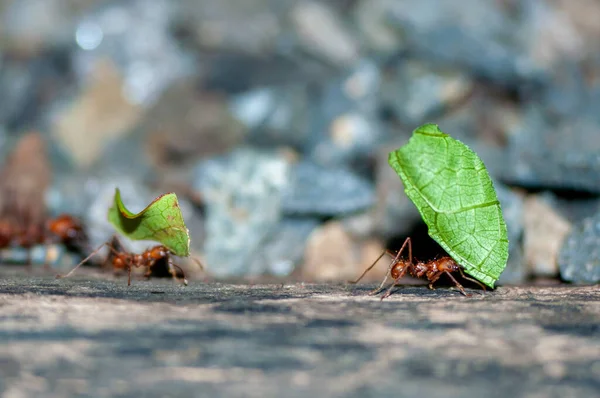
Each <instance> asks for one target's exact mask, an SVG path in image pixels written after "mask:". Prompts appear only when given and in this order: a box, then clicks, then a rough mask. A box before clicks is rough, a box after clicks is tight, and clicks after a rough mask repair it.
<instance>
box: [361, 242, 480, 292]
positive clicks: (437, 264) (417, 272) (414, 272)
mask: <svg viewBox="0 0 600 398" xmlns="http://www.w3.org/2000/svg"><path fill="white" fill-rule="evenodd" d="M407 245H408V261H407V260H404V259H401V258H400V255H401V254H402V252H403V251H404V248H405V247H406V246H407ZM386 253H387V254H389V255H391V256H393V260H392V262H391V264H390V266H389V267H388V271H387V272H386V275H385V278H384V279H383V281H382V282H381V285H379V287H378V288H377V289H375V290H373V291H372V292H370V293H369V295H374V294H377V293H379V292H380V291H381V290H382V289H383V287H384V285H385V282H386V281H387V279H388V278H389V277H391V278H392V279H393V280H394V282H393V283H392V284H391V285H390V287H389V288H388V289H387V291H386V292H385V294H384V295H383V296H381V299H382V300H383V299H384V298H386V297H389V296H390V295H391V294H392V290H393V289H394V287H395V286H396V284H397V283H398V282H399V281H400V279H402V277H404V275H406V274H407V273H408V274H409V275H411V276H413V277H415V278H422V277H426V278H427V280H429V288H430V289H432V290H433V284H434V283H435V282H436V281H437V280H438V279H439V278H440V276H442V275H444V274H446V275H448V277H449V278H450V279H451V280H452V282H454V284H455V285H456V287H457V288H458V290H460V292H461V293H462V294H463V295H465V296H466V297H471V296H472V295H471V294H470V293H466V292H465V289H464V288H463V287H462V285H461V284H460V283H458V281H457V280H456V279H455V278H454V276H452V272H457V271H458V272H460V275H461V276H462V277H463V279H466V280H469V281H471V282H475V283H477V284H478V285H479V286H481V288H482V289H483V290H485V286H483V285H482V284H481V283H480V282H479V281H477V280H475V279H472V278H469V277H467V276H466V275H465V274H464V273H463V270H462V267H461V266H460V265H458V264H457V263H456V261H454V260H453V259H452V258H450V257H448V256H444V257H442V258H439V259H436V260H431V261H429V262H422V261H418V262H417V263H416V264H414V263H413V260H412V243H411V240H410V238H406V240H405V241H404V244H402V247H401V248H400V250H399V251H398V253H396V255H395V256H394V253H393V252H391V251H389V250H384V251H383V252H382V253H381V255H380V256H379V257H377V260H375V262H374V263H373V264H371V265H370V266H369V267H368V268H367V269H366V270H365V271H364V272H363V273H362V275H361V276H360V277H359V278H358V279H357V280H355V281H350V283H353V284H354V283H358V282H359V281H360V280H361V279H362V278H363V277H364V276H365V275H366V274H367V272H369V271H370V270H371V269H372V268H373V267H374V266H375V264H377V262H378V261H379V260H380V259H381V258H382V257H383V256H384V255H385V254H386Z"/></svg>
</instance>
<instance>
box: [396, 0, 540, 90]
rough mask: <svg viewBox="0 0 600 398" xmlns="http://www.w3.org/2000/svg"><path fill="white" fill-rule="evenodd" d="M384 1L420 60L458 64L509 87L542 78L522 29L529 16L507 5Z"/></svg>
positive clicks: (475, 0)
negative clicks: (459, 6)
mask: <svg viewBox="0 0 600 398" xmlns="http://www.w3.org/2000/svg"><path fill="white" fill-rule="evenodd" d="M386 4H387V7H388V12H387V15H388V21H389V23H390V24H391V25H393V26H394V27H396V29H397V30H398V31H399V34H402V35H403V37H404V38H405V40H406V47H407V52H408V53H410V54H412V55H414V56H416V57H417V58H420V59H424V60H427V62H429V63H434V64H438V65H442V64H446V65H455V66H458V67H460V68H461V69H463V70H466V71H468V72H469V74H471V75H474V76H479V77H483V78H485V79H487V80H490V81H494V82H496V83H498V84H500V85H505V86H509V87H514V86H516V85H517V83H518V82H521V81H523V80H537V79H538V78H539V73H540V71H539V70H538V69H537V68H536V65H535V64H534V63H533V61H532V60H531V59H529V56H528V51H529V49H528V47H527V45H526V44H527V43H526V40H525V39H524V38H523V36H524V34H523V33H521V28H522V27H523V26H527V23H528V22H529V20H527V19H526V18H522V19H520V18H518V17H517V15H520V14H519V13H518V12H516V11H515V9H514V8H513V7H512V6H511V4H509V3H498V2H496V1H493V0H486V1H478V0H469V1H468V3H463V6H464V8H461V9H460V11H459V10H457V9H456V8H453V5H451V4H450V3H447V2H445V1H443V0H433V1H429V2H426V3H425V2H423V3H420V4H415V3H414V2H412V1H410V0H403V1H388V2H387V3H386ZM449 21H450V22H449ZM473 54H477V56H476V57H474V56H473Z"/></svg>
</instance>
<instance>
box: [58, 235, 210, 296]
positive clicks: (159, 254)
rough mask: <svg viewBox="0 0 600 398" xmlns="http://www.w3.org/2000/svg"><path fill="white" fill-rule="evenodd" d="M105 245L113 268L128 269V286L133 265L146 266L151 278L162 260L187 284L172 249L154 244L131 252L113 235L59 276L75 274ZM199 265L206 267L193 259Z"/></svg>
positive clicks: (176, 277) (174, 275)
mask: <svg viewBox="0 0 600 398" xmlns="http://www.w3.org/2000/svg"><path fill="white" fill-rule="evenodd" d="M116 245H118V246H119V249H116V248H115V247H114V246H116ZM104 246H108V248H109V249H110V253H109V255H108V256H107V258H106V261H105V263H106V262H108V261H111V262H112V266H113V269H115V270H122V269H126V270H127V274H128V278H127V286H131V270H132V268H133V267H136V268H139V267H146V273H145V274H144V276H145V277H147V278H149V277H150V276H152V275H153V273H154V271H155V265H157V264H159V262H161V261H166V263H167V269H168V273H169V274H170V275H171V276H172V277H173V279H175V280H177V279H178V277H179V276H181V278H182V279H183V284H184V285H186V286H187V284H188V281H187V279H186V278H185V273H184V272H183V269H182V268H181V267H180V266H179V265H177V264H175V263H173V260H172V259H171V255H172V254H171V251H170V250H169V249H168V248H167V247H166V246H163V245H157V246H153V247H151V248H150V249H147V250H146V251H144V252H143V253H142V254H135V253H129V252H127V251H125V250H123V249H121V245H120V242H119V241H118V239H117V238H116V236H115V237H113V239H112V242H105V243H103V244H101V245H100V246H99V247H98V248H97V249H96V250H94V251H93V252H92V253H90V255H89V256H87V257H86V258H84V259H83V260H82V261H81V262H80V263H79V264H77V265H76V266H75V268H73V269H72V270H71V271H69V273H68V274H66V275H64V276H62V275H57V276H56V277H57V278H67V277H69V276H70V275H71V274H73V272H75V271H76V270H77V268H79V267H80V266H81V265H82V264H83V263H85V262H86V261H87V260H89V259H90V258H91V257H92V256H94V255H95V254H97V253H98V251H100V249H102V247H104ZM193 260H194V261H195V262H196V263H197V264H198V265H199V266H200V268H201V269H204V266H203V265H202V263H200V261H198V260H197V259H193Z"/></svg>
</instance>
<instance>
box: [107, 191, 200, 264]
mask: <svg viewBox="0 0 600 398" xmlns="http://www.w3.org/2000/svg"><path fill="white" fill-rule="evenodd" d="M108 221H110V223H111V224H112V225H113V226H114V227H115V228H116V229H117V231H118V232H120V233H121V234H123V235H124V236H126V237H128V238H129V239H132V240H154V241H157V242H159V243H161V244H163V245H165V246H166V247H167V248H168V249H169V250H170V251H171V252H172V253H173V254H175V255H177V256H181V257H187V256H189V255H190V235H189V231H188V229H187V227H186V226H185V222H184V221H183V215H182V214H181V209H180V208H179V202H178V201H177V195H175V194H174V193H167V194H164V195H161V196H159V197H158V198H156V199H154V200H153V201H152V203H150V204H149V205H148V206H147V207H146V208H145V209H144V210H142V211H140V212H139V213H137V214H133V213H132V212H130V211H129V210H127V208H125V205H124V204H123V201H122V200H121V192H120V191H119V188H117V189H116V190H115V200H114V203H113V205H112V206H111V208H110V209H108Z"/></svg>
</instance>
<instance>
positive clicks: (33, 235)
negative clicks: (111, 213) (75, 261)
mask: <svg viewBox="0 0 600 398" xmlns="http://www.w3.org/2000/svg"><path fill="white" fill-rule="evenodd" d="M50 243H61V244H63V245H64V246H65V247H66V248H67V250H71V251H76V252H82V251H84V250H87V249H88V245H89V241H88V236H87V233H86V232H85V229H84V227H83V224H82V223H81V221H79V220H78V219H77V218H75V217H73V216H71V215H68V214H61V215H59V216H58V217H56V218H52V219H49V220H47V221H46V222H45V223H40V222H37V223H14V222H10V221H9V220H7V219H3V220H0V249H4V248H7V247H10V246H16V247H23V248H25V249H29V248H31V247H32V246H35V245H38V244H50ZM28 262H29V261H28Z"/></svg>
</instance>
